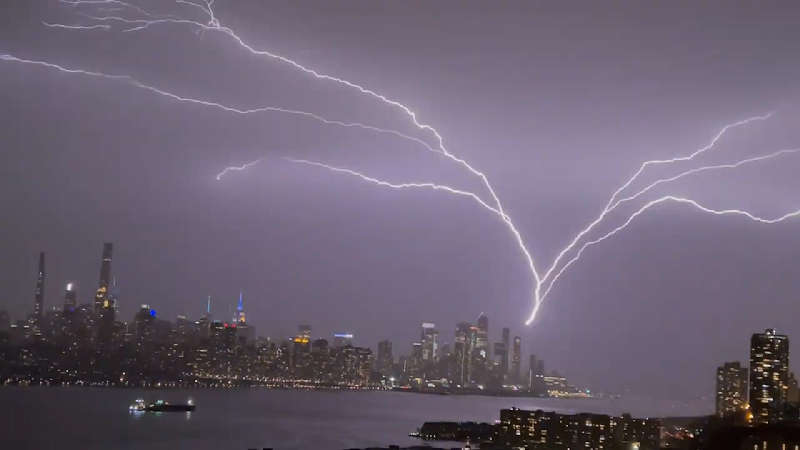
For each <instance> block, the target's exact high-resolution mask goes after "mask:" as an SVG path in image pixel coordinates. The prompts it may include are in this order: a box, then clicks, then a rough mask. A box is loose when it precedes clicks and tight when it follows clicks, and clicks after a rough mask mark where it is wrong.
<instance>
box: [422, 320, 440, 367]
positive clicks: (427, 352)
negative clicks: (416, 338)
mask: <svg viewBox="0 0 800 450" xmlns="http://www.w3.org/2000/svg"><path fill="white" fill-rule="evenodd" d="M438 337H439V332H438V331H437V330H436V325H434V324H432V323H423V324H422V339H421V341H420V342H421V343H422V360H423V361H434V360H435V359H436V357H437V356H438V355H437V352H436V350H437V349H438V344H437V343H436V340H437V339H438Z"/></svg>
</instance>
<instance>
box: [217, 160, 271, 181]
mask: <svg viewBox="0 0 800 450" xmlns="http://www.w3.org/2000/svg"><path fill="white" fill-rule="evenodd" d="M262 159H263V158H258V159H257V160H255V161H253V162H249V163H247V164H245V165H243V166H231V167H226V168H225V170H223V171H222V172H220V173H218V174H217V181H219V180H220V178H222V176H223V175H225V174H226V173H228V172H230V171H232V170H244V169H247V168H248V167H250V166H254V165H256V164H258V163H260V162H261V160H262Z"/></svg>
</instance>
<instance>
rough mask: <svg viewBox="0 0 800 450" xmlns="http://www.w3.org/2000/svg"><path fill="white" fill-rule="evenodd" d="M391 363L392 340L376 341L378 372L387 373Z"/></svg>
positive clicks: (389, 371)
mask: <svg viewBox="0 0 800 450" xmlns="http://www.w3.org/2000/svg"><path fill="white" fill-rule="evenodd" d="M392 364H394V357H393V356H392V342H391V341H380V342H379V343H378V361H377V369H378V372H380V373H381V374H382V375H384V376H386V375H389V374H390V373H391V371H392Z"/></svg>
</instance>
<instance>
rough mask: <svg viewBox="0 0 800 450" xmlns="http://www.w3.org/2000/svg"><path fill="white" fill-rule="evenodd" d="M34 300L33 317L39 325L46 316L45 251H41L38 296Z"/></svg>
mask: <svg viewBox="0 0 800 450" xmlns="http://www.w3.org/2000/svg"><path fill="white" fill-rule="evenodd" d="M33 301H34V303H33V318H34V320H35V321H36V323H37V325H38V324H39V322H41V321H42V317H44V252H41V253H39V274H38V275H37V277H36V296H35V297H34V300H33Z"/></svg>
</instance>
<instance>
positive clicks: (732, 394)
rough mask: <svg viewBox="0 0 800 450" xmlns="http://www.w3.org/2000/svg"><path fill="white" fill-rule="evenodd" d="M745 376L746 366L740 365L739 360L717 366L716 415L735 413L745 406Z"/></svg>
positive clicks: (746, 375) (746, 373) (746, 372)
mask: <svg viewBox="0 0 800 450" xmlns="http://www.w3.org/2000/svg"><path fill="white" fill-rule="evenodd" d="M747 378H748V370H747V367H742V365H741V364H740V363H739V361H734V362H728V363H725V364H723V365H722V366H720V367H717V391H716V408H715V412H716V414H717V416H719V417H722V416H727V415H730V414H735V413H737V412H739V411H742V410H743V409H746V408H747V390H748V389H747Z"/></svg>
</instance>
